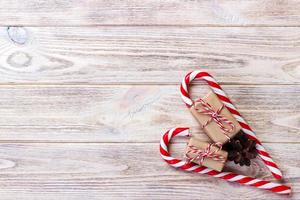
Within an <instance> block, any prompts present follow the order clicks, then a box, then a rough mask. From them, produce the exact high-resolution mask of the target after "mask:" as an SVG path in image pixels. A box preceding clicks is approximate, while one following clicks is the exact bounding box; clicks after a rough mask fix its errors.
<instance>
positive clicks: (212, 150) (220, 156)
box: [185, 137, 228, 172]
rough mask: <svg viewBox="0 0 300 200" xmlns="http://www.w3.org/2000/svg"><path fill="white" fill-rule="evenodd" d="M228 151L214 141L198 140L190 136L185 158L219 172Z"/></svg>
mask: <svg viewBox="0 0 300 200" xmlns="http://www.w3.org/2000/svg"><path fill="white" fill-rule="evenodd" d="M227 156H228V153H227V152H226V151H224V150H221V146H218V145H217V144H216V143H208V142H203V141H200V140H198V139H196V138H194V137H192V138H191V139H190V141H189V143H188V145H187V147H186V153H185V159H186V161H187V162H193V163H196V164H198V165H201V166H205V167H208V168H211V169H214V170H216V171H219V172H221V171H222V170H223V168H224V165H225V162H226V161H227Z"/></svg>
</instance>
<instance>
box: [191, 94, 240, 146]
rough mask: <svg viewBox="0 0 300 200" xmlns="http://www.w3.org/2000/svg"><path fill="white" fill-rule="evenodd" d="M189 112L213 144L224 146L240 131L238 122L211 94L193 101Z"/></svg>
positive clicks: (214, 95) (215, 96)
mask: <svg viewBox="0 0 300 200" xmlns="http://www.w3.org/2000/svg"><path fill="white" fill-rule="evenodd" d="M190 111H191V113H192V114H193V116H194V117H195V118H196V119H197V121H198V122H199V123H200V124H201V125H202V128H203V130H204V131H205V133H206V134H207V135H208V137H210V138H211V139H212V141H214V142H219V143H222V144H224V143H226V142H227V141H228V140H230V138H233V137H234V136H235V135H236V134H237V133H238V132H239V131H240V130H241V126H240V124H239V123H238V121H237V120H236V119H235V118H234V116H232V114H231V113H230V112H229V110H228V109H227V108H226V107H225V106H224V104H223V103H222V102H221V101H220V99H219V98H218V97H217V95H216V94H215V93H213V92H209V93H208V94H207V95H206V96H204V97H203V98H201V99H199V100H197V101H195V103H194V105H193V106H191V108H190Z"/></svg>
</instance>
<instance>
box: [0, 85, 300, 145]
mask: <svg viewBox="0 0 300 200" xmlns="http://www.w3.org/2000/svg"><path fill="white" fill-rule="evenodd" d="M207 90H208V88H207V87H206V86H203V85H197V86H194V87H193V88H192V91H191V93H192V95H193V98H196V96H197V97H200V96H202V95H204V94H205V93H206V92H207ZM224 90H225V91H226V92H227V94H228V95H229V96H230V97H232V101H233V102H234V103H236V106H237V107H238V108H239V109H240V111H241V113H242V114H243V115H244V117H245V119H246V120H248V121H249V123H250V124H251V125H252V128H253V129H254V130H255V131H256V132H257V135H258V136H259V138H261V139H262V140H263V141H265V142H300V140H299V137H298V135H299V130H300V124H299V122H300V120H299V117H300V115H299V111H300V104H299V97H300V88H299V87H295V86H290V85H281V86H271V85H269V86H257V85H254V86H251V85H247V86H237V85H225V86H224ZM0 94H1V98H0V113H1V117H0V132H1V140H2V141H8V140H9V141H11V140H18V141H52V142H55V141H56V142H57V141H73V142H157V141H158V140H159V139H160V136H161V134H162V133H163V132H164V131H166V130H167V129H168V128H171V127H175V126H189V127H192V128H193V129H192V131H193V132H194V133H195V134H198V135H199V137H200V138H201V139H205V138H206V137H205V135H204V134H203V133H202V132H201V130H200V129H199V125H198V123H197V122H196V121H195V120H194V119H193V117H192V115H191V114H190V113H189V111H188V110H187V108H186V107H185V106H184V104H183V102H182V100H181V98H180V95H179V88H178V86H172V85H165V86H155V85H144V86H143V85H140V86H129V85H127V86H118V85H114V86H18V87H16V86H1V87H0Z"/></svg>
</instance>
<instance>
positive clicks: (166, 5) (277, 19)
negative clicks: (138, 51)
mask: <svg viewBox="0 0 300 200" xmlns="http://www.w3.org/2000/svg"><path fill="white" fill-rule="evenodd" d="M0 5H1V6H0V8H1V9H0V17H1V19H5V20H2V21H1V24H2V25H10V24H15V25H27V26H28V25H35V26H41V25H42V26H70V25H81V26H83V25H84V26H87V25H88V26H91V25H128V24H130V25H202V26H228V25H230V26H237V25H238V26H253V25H254V26H262V25H264V26H297V25H299V21H300V14H299V10H300V6H299V1H297V0H285V1H279V0H276V1H274V0H213V1H211V0H204V1H185V0H169V1H159V0H144V1H139V0H122V1H121V0H119V1H105V0H100V1H94V0H86V1H76V0H71V1H64V0H51V1H43V2H42V3H41V1H39V0H29V1H21V0H15V1H9V0H2V1H1V4H0Z"/></svg>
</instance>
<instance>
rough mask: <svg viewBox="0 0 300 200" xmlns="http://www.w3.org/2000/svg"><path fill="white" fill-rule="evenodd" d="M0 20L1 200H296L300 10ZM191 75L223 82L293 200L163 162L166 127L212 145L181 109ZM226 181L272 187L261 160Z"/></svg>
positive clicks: (228, 2)
mask: <svg viewBox="0 0 300 200" xmlns="http://www.w3.org/2000/svg"><path fill="white" fill-rule="evenodd" d="M0 19H1V20H0V26H1V27H0V94H1V98H0V113H1V117H0V199H1V200H16V199H18V200H19V199H24V200H32V199H34V200H35V199H37V200H44V199H47V200H48V199H49V200H50V199H51V200H52V199H55V200H57V199H59V200H61V199H62V200H64V199H76V200H77V199H78V200H82V199H151V200H152V199H170V198H172V199H300V157H299V153H300V137H299V136H300V114H299V113H300V86H299V85H300V1H299V0H285V1H282V0H203V1H200V0H165V1H159V0H143V1H139V0H114V1H106V0H98V1H97V0H86V1H78V0H67V1H66V0H65V1H63V0H50V1H41V0H28V1H24V0H22V1H21V0H10V1H8V0H3V1H1V2H0ZM194 69H204V70H207V71H208V72H210V73H211V74H212V75H214V76H215V77H216V79H217V80H219V81H220V83H221V84H222V86H223V88H224V89H225V90H226V92H227V94H228V95H229V96H230V97H231V98H232V100H233V102H234V103H235V104H236V106H237V107H238V108H239V110H240V112H241V113H242V114H243V116H244V117H245V118H246V119H247V121H248V122H249V123H250V124H251V125H252V127H253V129H254V130H255V132H256V133H257V135H258V137H259V138H260V139H261V140H262V141H263V142H264V143H265V146H266V147H267V149H268V150H269V151H270V153H271V155H272V156H273V158H274V160H275V161H276V162H277V163H278V165H279V167H280V168H281V169H282V170H283V172H284V177H285V181H286V182H287V183H289V184H291V185H292V188H293V195H292V196H290V197H282V196H278V195H275V194H272V193H270V192H266V191H260V190H257V189H255V188H250V187H245V186H240V185H238V184H234V183H227V182H224V181H221V180H217V179H214V178H211V177H207V176H201V175H195V174H189V173H185V172H182V171H179V170H174V169H173V168H170V167H169V166H168V165H167V164H166V163H164V162H163V161H162V159H161V158H160V155H159V151H158V143H159V139H160V136H161V134H162V133H163V132H164V131H166V130H167V129H168V128H170V127H173V126H190V127H192V130H193V133H195V134H198V137H199V138H201V139H202V140H206V137H204V135H203V133H202V132H201V130H199V128H198V127H199V126H198V124H197V123H196V121H195V120H194V119H193V117H192V116H191V114H190V113H189V112H188V110H187V109H186V108H185V106H184V105H183V103H182V102H181V99H180V96H179V90H178V88H179V83H180V81H181V79H182V77H183V76H184V75H185V74H186V73H187V72H188V71H190V70H194ZM206 90H207V88H206V87H205V86H204V85H201V84H196V85H195V86H194V87H193V90H192V93H193V96H194V97H197V96H200V95H202V94H204V93H205V91H206ZM185 142H186V141H183V140H176V141H175V143H176V144H174V147H173V151H174V152H175V154H176V155H177V156H182V151H183V148H184V145H185ZM226 168H227V169H228V170H234V171H237V172H241V173H244V174H246V175H251V176H255V177H258V178H263V179H267V180H272V176H271V175H270V173H269V171H268V170H267V169H266V168H265V167H264V166H263V165H262V163H261V162H260V160H256V161H255V163H254V164H253V165H252V166H251V167H250V168H247V167H243V168H240V169H237V168H236V167H235V166H234V165H232V164H230V163H229V164H228V165H227V166H226Z"/></svg>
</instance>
